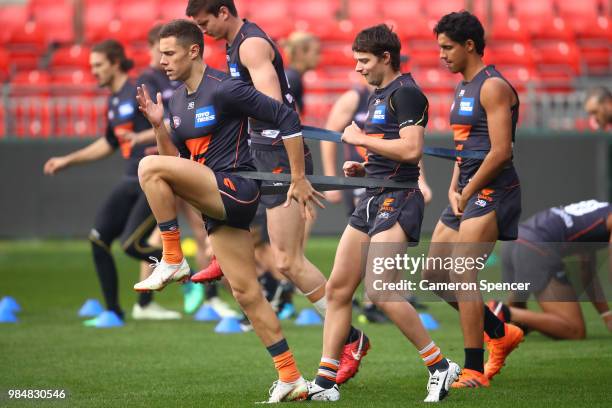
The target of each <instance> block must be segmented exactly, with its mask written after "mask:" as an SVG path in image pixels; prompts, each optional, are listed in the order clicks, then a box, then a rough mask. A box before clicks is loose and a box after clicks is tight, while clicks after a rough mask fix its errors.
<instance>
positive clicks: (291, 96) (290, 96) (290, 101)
mask: <svg viewBox="0 0 612 408" xmlns="http://www.w3.org/2000/svg"><path fill="white" fill-rule="evenodd" d="M285 99H287V102H289V103H290V104H291V103H293V95H291V94H290V93H288V94H285Z"/></svg>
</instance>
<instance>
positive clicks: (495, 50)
mask: <svg viewBox="0 0 612 408" xmlns="http://www.w3.org/2000/svg"><path fill="white" fill-rule="evenodd" d="M484 61H485V62H486V63H487V64H496V65H521V66H525V67H527V68H528V69H529V68H531V67H533V51H532V48H531V45H530V44H529V43H525V42H516V41H515V42H511V41H507V42H498V43H492V44H490V45H489V46H487V47H486V48H485V54H484Z"/></svg>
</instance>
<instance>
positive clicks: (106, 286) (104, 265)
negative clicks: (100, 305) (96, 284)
mask: <svg viewBox="0 0 612 408" xmlns="http://www.w3.org/2000/svg"><path fill="white" fill-rule="evenodd" d="M91 248H92V250H93V258H94V264H95V266H96V272H97V273H98V279H99V280H100V286H101V287H102V294H103V296H104V302H105V303H106V309H107V310H111V311H113V312H115V313H117V315H119V316H120V317H121V316H123V312H122V311H121V307H119V299H118V293H119V284H118V282H117V268H116V267H115V261H114V260H113V256H112V255H111V253H110V252H109V251H108V246H106V247H103V246H102V245H101V242H100V244H99V243H96V242H92V243H91Z"/></svg>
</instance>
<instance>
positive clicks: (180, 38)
mask: <svg viewBox="0 0 612 408" xmlns="http://www.w3.org/2000/svg"><path fill="white" fill-rule="evenodd" d="M168 37H176V41H177V42H178V43H180V44H181V45H182V46H184V47H185V48H188V47H189V46H191V45H193V44H195V45H197V46H198V47H200V52H199V54H200V57H202V56H203V55H204V37H203V35H202V30H200V27H198V26H197V25H196V24H195V23H193V22H191V21H189V20H172V21H171V22H169V23H167V24H165V25H164V26H163V27H162V28H161V30H160V32H159V38H168Z"/></svg>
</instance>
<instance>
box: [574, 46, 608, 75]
mask: <svg viewBox="0 0 612 408" xmlns="http://www.w3.org/2000/svg"><path fill="white" fill-rule="evenodd" d="M579 49H580V57H581V58H580V60H581V62H582V65H583V67H584V68H585V69H586V72H585V74H587V75H593V74H595V75H610V72H612V50H611V49H610V45H609V44H602V43H598V42H589V41H586V42H584V43H582V44H579Z"/></svg>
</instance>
